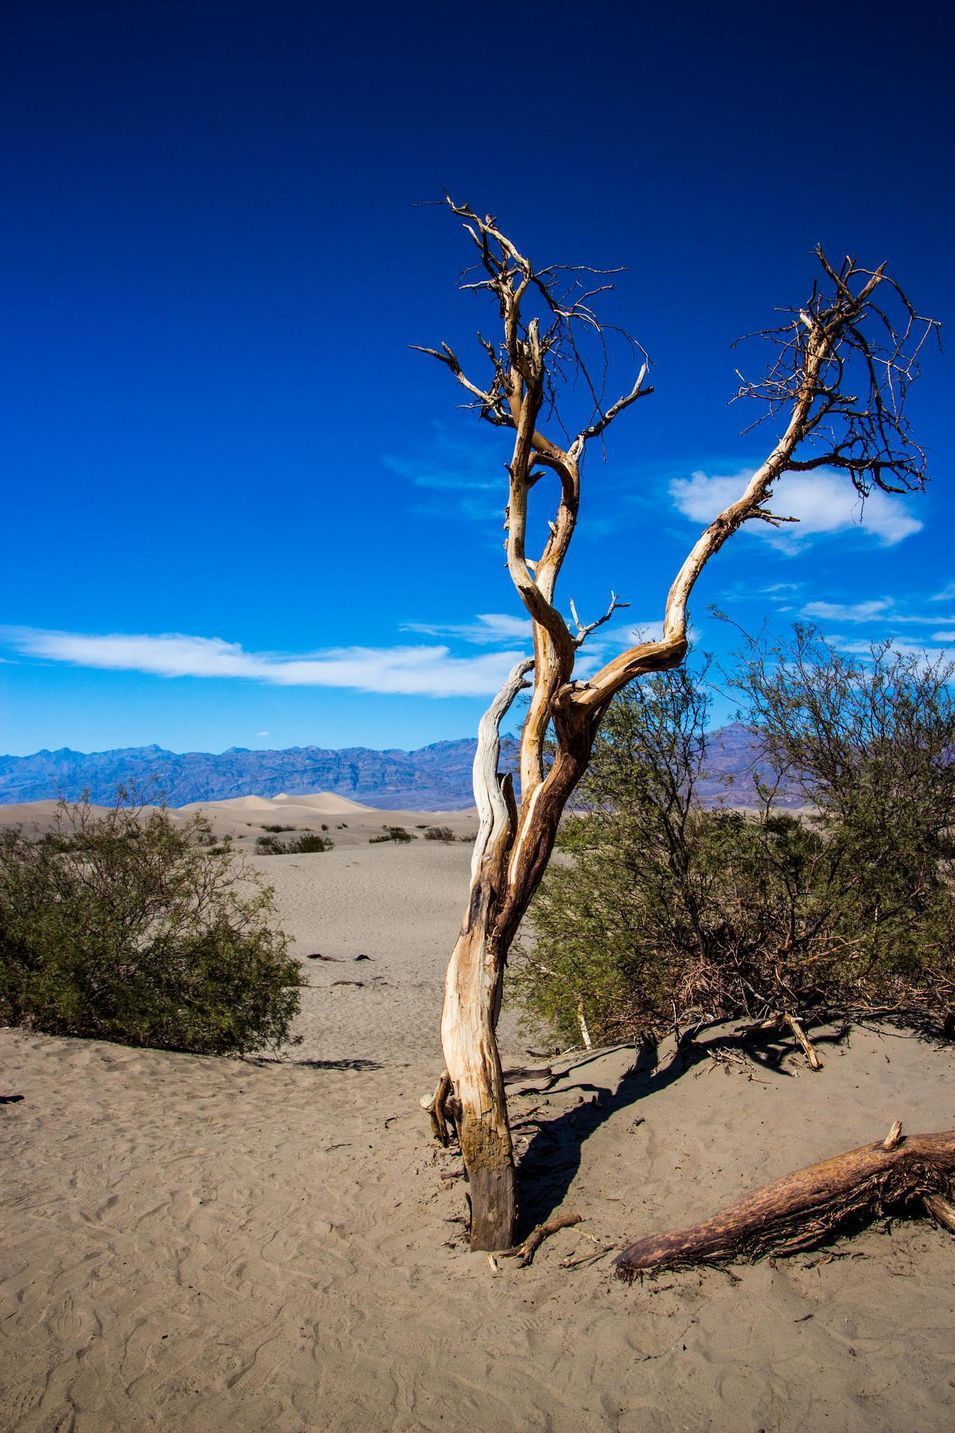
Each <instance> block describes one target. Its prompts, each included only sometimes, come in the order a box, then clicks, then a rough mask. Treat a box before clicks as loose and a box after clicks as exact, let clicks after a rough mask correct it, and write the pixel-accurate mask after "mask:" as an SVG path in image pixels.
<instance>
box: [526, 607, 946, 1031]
mask: <svg viewBox="0 0 955 1433" xmlns="http://www.w3.org/2000/svg"><path fill="white" fill-rule="evenodd" d="M950 676H951V673H950V671H948V670H947V669H944V670H943V669H942V668H938V669H931V668H926V667H925V665H924V664H922V663H918V662H916V661H914V659H910V658H909V657H908V656H906V655H900V654H898V653H893V652H891V650H889V649H880V650H877V651H876V652H874V653H873V654H872V655H871V657H870V660H869V661H868V662H867V663H865V664H861V663H854V662H848V661H847V660H846V659H845V658H843V657H841V656H839V655H838V654H836V653H834V652H833V651H832V650H831V649H829V648H827V647H826V645H825V644H824V643H822V642H820V641H819V639H818V637H817V636H816V635H814V634H807V633H806V632H805V631H801V632H797V634H796V638H795V644H794V645H793V646H790V647H789V648H787V649H786V650H777V651H775V652H774V653H773V654H771V657H768V656H765V655H761V654H759V653H758V652H751V653H750V655H749V658H748V663H747V665H746V666H745V667H744V668H743V671H742V675H741V676H740V678H739V682H740V691H741V695H742V696H743V699H744V713H743V714H744V715H747V716H748V717H749V719H750V722H751V724H752V726H753V728H754V730H755V731H756V732H757V733H758V734H760V735H761V751H760V757H761V762H760V764H761V766H762V769H763V780H762V783H757V784H758V790H759V800H760V805H759V808H758V809H757V810H756V811H748V812H743V811H735V810H727V809H716V810H705V809H702V808H701V806H700V804H699V802H698V801H697V799H696V795H695V792H696V789H697V787H698V784H699V781H700V778H701V777H702V775H703V774H704V773H705V771H706V765H707V753H708V744H709V736H708V731H707V717H708V709H709V699H708V697H707V694H706V691H705V689H704V686H703V684H702V682H701V681H700V680H699V679H698V678H695V677H694V675H693V674H692V673H691V672H688V671H685V670H683V671H679V672H674V673H672V674H668V675H665V676H659V677H652V678H648V679H645V680H644V681H642V682H640V683H639V684H638V685H636V686H634V687H633V688H630V689H628V690H627V691H626V692H624V693H623V694H621V696H620V697H618V698H617V699H616V700H615V702H614V703H613V705H612V706H611V708H610V710H609V712H608V714H607V718H606V720H605V722H604V725H603V727H602V730H601V732H600V735H599V736H598V739H597V742H596V743H595V746H594V752H593V758H592V762H591V767H590V770H589V772H588V774H587V777H586V779H585V781H584V783H583V784H582V787H581V789H580V796H581V798H582V802H583V804H584V806H585V809H584V810H583V811H582V812H579V813H578V814H577V815H575V816H571V817H570V818H569V819H568V820H567V821H566V823H565V824H564V826H563V828H562V830H561V833H560V836H559V838H558V850H559V852H561V853H562V854H563V856H564V858H565V859H564V860H563V861H557V862H555V863H554V864H553V865H552V867H551V869H550V870H549V871H548V873H547V875H546V877H545V879H544V882H543V883H542V886H541V888H540V890H539V891H538V894H537V897H536V898H535V901H534V904H533V906H532V908H531V912H530V921H529V933H528V936H527V937H525V939H524V942H523V945H522V946H521V948H520V949H519V951H518V960H517V963H516V967H515V970H514V974H513V976H512V989H513V990H514V992H515V993H516V995H517V997H518V1000H519V1002H520V1003H521V1004H522V1005H523V1007H524V1010H525V1013H526V1014H527V1015H528V1016H530V1017H531V1019H532V1020H533V1021H534V1022H535V1023H536V1024H538V1025H541V1026H544V1027H548V1028H550V1029H551V1030H553V1031H555V1033H556V1034H557V1035H558V1036H559V1037H560V1038H561V1039H562V1040H563V1041H569V1042H576V1041H577V1040H579V1039H580V1038H581V1037H582V1035H583V1034H584V1031H585V1029H586V1031H587V1033H588V1034H589V1036H590V1037H592V1038H594V1039H598V1040H611V1039H619V1038H625V1039H629V1038H636V1037H638V1036H640V1035H642V1034H649V1033H659V1032H660V1031H661V1030H664V1029H670V1028H673V1027H674V1026H675V1025H676V1026H680V1027H687V1026H693V1025H694V1024H702V1023H706V1022H708V1021H715V1020H724V1019H738V1018H754V1019H760V1018H762V1017H764V1016H766V1015H771V1014H777V1013H789V1014H793V1015H803V1016H806V1017H812V1016H818V1015H822V1014H825V1013H834V1014H851V1013H853V1012H858V1011H866V1010H872V1009H873V1008H885V1007H890V1008H893V1009H896V1010H899V1011H907V1012H909V1013H911V1014H918V1013H919V1012H924V1013H929V1014H932V1015H933V1016H938V1015H942V1016H943V1017H944V1012H945V1010H946V1009H947V1008H948V1007H950V1006H951V1005H952V1004H955V953H953V952H955V885H953V879H952V877H953V874H955V761H953V757H952V753H953V752H955V702H953V698H952V693H951V688H950V685H949V679H950ZM783 775H786V776H787V778H788V779H789V780H790V781H796V782H797V784H798V785H799V786H800V787H801V789H802V795H803V797H804V799H805V801H806V803H807V804H810V805H812V806H813V807H814V808H815V810H814V812H813V813H810V814H804V815H802V816H795V815H793V814H791V813H790V812H787V811H785V810H782V809H780V808H779V806H778V805H777V791H778V786H779V781H780V779H781V778H782V777H783Z"/></svg>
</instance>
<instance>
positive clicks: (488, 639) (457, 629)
mask: <svg viewBox="0 0 955 1433" xmlns="http://www.w3.org/2000/svg"><path fill="white" fill-rule="evenodd" d="M401 630H402V631H403V632H415V633H417V635H418V636H421V637H453V638H456V639H457V640H458V641H461V642H473V643H474V644H475V645H476V646H479V647H488V646H497V645H499V644H500V643H502V642H515V641H517V642H527V643H528V644H530V641H531V621H530V618H529V617H515V616H512V615H511V614H510V613H507V612H479V613H478V615H477V617H476V618H475V619H474V621H473V622H403V623H402V624H401Z"/></svg>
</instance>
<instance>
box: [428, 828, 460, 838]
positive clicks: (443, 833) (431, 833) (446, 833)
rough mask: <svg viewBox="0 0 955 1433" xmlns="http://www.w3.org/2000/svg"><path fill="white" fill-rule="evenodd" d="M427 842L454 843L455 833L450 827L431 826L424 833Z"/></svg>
mask: <svg viewBox="0 0 955 1433" xmlns="http://www.w3.org/2000/svg"><path fill="white" fill-rule="evenodd" d="M424 839H425V840H426V841H453V840H454V832H453V831H452V830H451V827H450V826H429V827H428V828H427V830H426V831H425V833H424Z"/></svg>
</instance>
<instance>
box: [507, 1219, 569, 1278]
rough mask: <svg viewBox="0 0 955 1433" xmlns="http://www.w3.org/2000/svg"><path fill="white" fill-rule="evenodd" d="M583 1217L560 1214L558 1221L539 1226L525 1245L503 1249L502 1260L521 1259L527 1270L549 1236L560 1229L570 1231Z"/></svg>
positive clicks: (525, 1241)
mask: <svg viewBox="0 0 955 1433" xmlns="http://www.w3.org/2000/svg"><path fill="white" fill-rule="evenodd" d="M582 1217H583V1216H582V1215H580V1214H559V1215H558V1216H557V1218H556V1219H549V1220H548V1221H547V1223H546V1224H538V1225H537V1228H536V1229H532V1230H531V1232H530V1233H529V1234H528V1236H527V1238H526V1239H525V1240H524V1242H523V1244H516V1245H515V1246H514V1248H513V1249H502V1250H501V1251H500V1256H501V1258H502V1259H519V1260H520V1267H521V1268H522V1269H525V1268H526V1267H527V1265H528V1264H531V1263H533V1261H534V1255H535V1254H536V1253H537V1251H538V1249H539V1248H540V1246H541V1245H542V1244H543V1242H544V1240H545V1239H546V1238H547V1237H548V1235H549V1234H556V1233H557V1231H558V1229H569V1228H570V1227H571V1225H573V1224H579V1223H580V1221H581V1219H582Z"/></svg>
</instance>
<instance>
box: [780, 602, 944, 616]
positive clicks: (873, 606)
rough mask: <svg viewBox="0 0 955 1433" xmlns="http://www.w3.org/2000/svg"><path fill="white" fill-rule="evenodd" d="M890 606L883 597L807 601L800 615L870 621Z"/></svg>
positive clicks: (883, 614) (883, 613) (881, 614)
mask: <svg viewBox="0 0 955 1433" xmlns="http://www.w3.org/2000/svg"><path fill="white" fill-rule="evenodd" d="M891 607H892V603H891V602H890V601H889V600H888V598H885V597H880V598H877V599H874V600H873V601H871V602H807V603H806V605H805V607H804V608H803V609H802V613H801V615H802V616H803V617H809V618H813V619H815V620H817V621H819V622H871V621H873V620H874V619H875V618H877V617H883V616H885V614H886V613H887V612H888V611H889V610H890V609H891ZM937 620H938V619H937V618H936V621H937Z"/></svg>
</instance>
